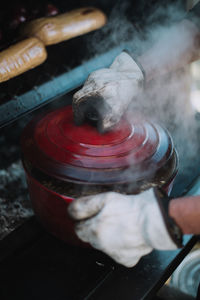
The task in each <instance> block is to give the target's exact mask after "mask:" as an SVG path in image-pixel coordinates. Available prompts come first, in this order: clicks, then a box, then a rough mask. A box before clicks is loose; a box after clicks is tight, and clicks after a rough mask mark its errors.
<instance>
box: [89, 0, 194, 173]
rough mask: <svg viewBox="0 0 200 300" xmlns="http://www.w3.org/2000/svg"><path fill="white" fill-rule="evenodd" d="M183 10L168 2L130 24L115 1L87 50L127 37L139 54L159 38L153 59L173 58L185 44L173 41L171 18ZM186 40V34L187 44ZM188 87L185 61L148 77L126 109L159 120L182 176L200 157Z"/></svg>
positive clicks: (103, 47)
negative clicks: (168, 45)
mask: <svg viewBox="0 0 200 300" xmlns="http://www.w3.org/2000/svg"><path fill="white" fill-rule="evenodd" d="M133 14H134V12H133ZM185 14H186V11H185V10H184V9H183V7H181V5H179V4H176V5H172V4H170V5H169V4H168V5H167V6H166V5H165V6H162V7H155V9H154V12H153V14H150V15H149V16H148V15H145V14H144V16H145V19H139V20H138V19H137V20H136V22H135V23H133V24H132V23H131V22H130V21H129V20H128V18H127V6H126V4H121V5H116V7H115V8H114V9H113V11H112V13H111V16H110V20H109V23H108V25H107V26H106V27H105V28H104V29H103V34H104V38H103V39H102V32H101V34H99V33H98V32H97V33H96V34H95V35H94V39H93V44H92V46H91V41H90V51H93V53H100V52H102V51H105V50H108V49H110V48H111V47H112V46H117V45H119V44H120V43H122V41H124V42H126V41H129V42H130V41H131V45H132V49H131V51H132V52H133V53H134V54H135V55H138V56H140V55H141V54H142V53H145V51H147V50H148V49H150V48H151V47H153V45H154V44H155V43H156V42H157V41H160V46H159V47H157V49H158V50H157V52H156V55H155V57H153V59H155V61H158V58H159V56H161V55H162V58H164V59H165V57H167V56H170V57H171V61H172V62H173V60H174V59H175V58H176V57H177V56H178V55H179V54H180V52H181V51H182V48H183V46H185V44H184V45H183V44H181V43H182V40H181V39H180V40H179V41H177V35H174V33H173V29H172V28H173V27H172V26H173V24H174V23H175V22H178V21H179V20H182V19H184V16H185ZM167 34H168V35H170V37H171V38H170V42H171V49H172V51H171V52H170V53H168V52H166V48H165V46H166V45H165V43H164V42H163V40H162V37H163V36H164V35H167ZM180 34H181V32H180ZM188 37H189V36H188ZM190 43H191V41H190V39H189V38H188V45H189V44H190ZM173 45H176V47H173ZM177 45H178V46H177ZM91 49H92V50H91ZM190 88H191V76H190V68H189V66H187V65H186V66H184V67H181V68H180V69H178V70H176V71H175V72H172V73H168V74H167V75H162V76H161V75H160V76H158V77H156V79H155V80H151V81H150V82H149V83H148V84H147V86H146V88H145V91H144V93H143V94H142V95H140V96H139V97H138V98H137V99H133V101H132V104H131V106H130V107H129V113H128V116H129V118H130V119H135V118H142V119H143V118H147V119H148V120H152V121H153V122H159V123H160V124H161V125H163V126H164V127H165V128H167V129H168V130H169V132H170V134H171V135H172V137H173V140H174V144H175V146H176V148H177V151H178V154H179V160H180V164H179V172H180V174H183V177H184V175H188V173H191V175H194V174H192V166H193V165H194V164H197V163H199V160H200V159H199V158H198V157H199V150H200V139H199V131H200V130H199V128H200V124H199V123H200V122H199V121H198V120H196V117H195V111H194V109H193V107H192V105H191V102H190Z"/></svg>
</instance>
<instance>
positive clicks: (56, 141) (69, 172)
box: [22, 106, 173, 183]
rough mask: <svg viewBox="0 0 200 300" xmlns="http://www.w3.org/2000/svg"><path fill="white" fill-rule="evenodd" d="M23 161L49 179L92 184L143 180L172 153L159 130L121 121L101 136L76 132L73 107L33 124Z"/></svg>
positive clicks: (88, 130)
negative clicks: (50, 177)
mask: <svg viewBox="0 0 200 300" xmlns="http://www.w3.org/2000/svg"><path fill="white" fill-rule="evenodd" d="M22 151H23V154H24V158H25V159H26V160H28V161H29V162H30V163H31V164H32V165H34V166H35V167H36V168H39V169H40V170H42V171H43V172H45V173H47V174H48V175H50V176H53V177H56V178H59V179H63V180H72V181H74V180H75V181H76V182H77V181H80V182H85V181H90V182H92V183H102V182H104V183H111V182H112V183H113V182H127V181H131V180H142V178H143V177H144V176H145V174H146V175H147V173H148V174H149V173H152V174H153V173H155V171H156V170H157V169H159V168H160V167H161V166H162V165H164V164H165V163H166V161H168V159H169V158H170V157H171V155H172V152H173V145H172V141H171V138H170V136H169V134H168V133H167V132H166V130H164V129H163V128H162V127H160V126H159V125H157V124H152V123H149V122H146V121H144V122H141V123H138V122H137V123H134V122H130V121H127V120H126V119H125V118H124V119H122V120H121V121H120V123H119V124H118V125H117V126H116V127H115V128H114V129H113V130H112V131H110V132H107V133H104V134H101V133H99V132H98V131H97V129H96V128H95V127H94V126H92V125H90V124H87V123H85V124H83V125H82V126H76V125H75V124H74V121H73V112H72V107H71V106H66V107H64V108H61V109H58V110H55V111H53V112H50V113H47V114H46V115H43V116H40V117H37V118H35V119H33V120H32V121H31V122H30V123H29V124H28V125H27V127H26V128H25V130H24V132H23V135H22Z"/></svg>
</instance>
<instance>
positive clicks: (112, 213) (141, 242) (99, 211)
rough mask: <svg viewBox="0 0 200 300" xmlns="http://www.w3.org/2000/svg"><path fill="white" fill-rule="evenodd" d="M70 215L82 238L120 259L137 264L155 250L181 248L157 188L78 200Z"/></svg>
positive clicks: (71, 208)
mask: <svg viewBox="0 0 200 300" xmlns="http://www.w3.org/2000/svg"><path fill="white" fill-rule="evenodd" d="M69 213H70V215H71V216H72V217H73V218H74V219H75V220H77V221H78V223H77V225H76V233H77V235H78V237H79V238H80V239H81V240H82V241H84V242H89V243H90V244H91V245H92V246H93V247H94V248H96V249H99V250H101V251H103V252H105V253H106V254H108V255H109V256H111V257H112V258H113V259H114V260H115V261H116V262H118V263H120V264H122V265H124V266H126V267H133V266H134V265H135V264H136V263H137V262H138V261H139V259H140V258H141V257H142V256H143V255H145V254H147V253H149V252H151V251H152V249H160V250H173V249H177V244H176V242H175V240H174V241H173V239H172V237H171V236H170V234H169V232H168V230H167V227H166V225H165V222H164V220H163V216H162V214H161V211H160V208H159V205H158V202H157V200H156V197H155V194H154V191H153V189H150V190H148V191H145V192H143V193H141V194H139V195H131V196H130V195H122V194H119V193H114V192H108V193H102V194H98V195H95V196H89V197H83V198H79V199H78V200H74V201H73V202H72V203H71V204H70V206H69Z"/></svg>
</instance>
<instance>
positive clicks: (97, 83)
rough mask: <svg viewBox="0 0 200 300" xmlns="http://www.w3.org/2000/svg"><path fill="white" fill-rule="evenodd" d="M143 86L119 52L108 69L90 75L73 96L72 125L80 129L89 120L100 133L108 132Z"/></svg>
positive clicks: (135, 69)
mask: <svg viewBox="0 0 200 300" xmlns="http://www.w3.org/2000/svg"><path fill="white" fill-rule="evenodd" d="M143 82H144V75H143V72H142V70H141V69H140V67H139V66H138V64H137V63H136V62H135V61H134V60H133V59H132V58H131V56H130V55H129V54H127V53H126V52H122V53H121V54H120V55H118V56H117V57H116V58H115V60H114V62H113V63H112V65H111V66H110V67H109V68H104V69H100V70H97V71H94V72H93V73H91V74H90V76H89V77H88V79H87V80H86V82H85V84H84V86H83V87H82V89H80V90H79V91H78V92H77V93H75V94H74V97H73V103H72V107H73V112H74V120H75V123H76V124H77V125H81V124H82V123H83V122H84V121H85V119H89V120H92V121H95V122H96V124H97V128H98V130H99V131H100V132H105V131H107V130H109V129H111V128H112V127H113V126H114V125H115V124H116V123H118V121H119V120H120V118H121V117H122V115H123V114H124V112H125V111H126V109H127V107H128V105H129V103H130V102H131V101H132V100H133V99H134V97H136V96H137V95H138V94H139V92H140V91H141V89H142V86H143Z"/></svg>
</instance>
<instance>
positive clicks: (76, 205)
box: [68, 193, 105, 220]
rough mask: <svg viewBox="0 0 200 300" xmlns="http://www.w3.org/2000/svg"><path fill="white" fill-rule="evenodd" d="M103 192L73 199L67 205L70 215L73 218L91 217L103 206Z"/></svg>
mask: <svg viewBox="0 0 200 300" xmlns="http://www.w3.org/2000/svg"><path fill="white" fill-rule="evenodd" d="M104 199H105V197H104V193H102V194H98V195H95V196H88V197H82V198H79V199H76V200H74V201H73V202H72V203H70V205H69V207H68V212H69V214H70V216H71V217H72V218H73V219H75V220H82V219H87V218H91V217H93V216H94V215H96V214H97V213H98V212H99V211H100V210H101V209H102V208H103V206H104V202H105V201H104Z"/></svg>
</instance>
